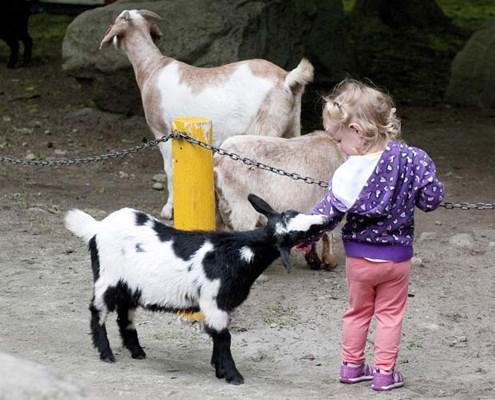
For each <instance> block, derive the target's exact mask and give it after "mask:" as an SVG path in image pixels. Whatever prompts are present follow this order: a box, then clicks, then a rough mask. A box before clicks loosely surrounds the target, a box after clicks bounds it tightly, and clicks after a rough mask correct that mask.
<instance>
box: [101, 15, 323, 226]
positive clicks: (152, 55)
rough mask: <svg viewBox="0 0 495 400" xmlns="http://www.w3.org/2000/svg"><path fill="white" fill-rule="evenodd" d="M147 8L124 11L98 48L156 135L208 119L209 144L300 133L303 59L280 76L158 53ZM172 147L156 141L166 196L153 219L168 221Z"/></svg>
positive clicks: (305, 74)
mask: <svg viewBox="0 0 495 400" xmlns="http://www.w3.org/2000/svg"><path fill="white" fill-rule="evenodd" d="M153 19H161V18H160V16H158V15H157V14H155V13H154V12H151V11H148V10H125V11H123V12H122V13H121V14H120V15H119V16H118V17H117V18H116V19H115V23H114V24H113V25H111V26H110V27H109V29H108V30H107V32H106V34H105V37H104V38H103V40H102V42H101V45H100V48H101V47H103V46H106V45H109V44H110V43H112V42H113V44H114V46H115V47H117V48H119V49H121V50H123V51H124V52H125V53H126V54H127V57H128V58H129V61H130V62H131V63H132V66H133V68H134V73H135V75H136V80H137V84H138V86H139V89H140V91H141V98H142V102H143V108H144V112H145V115H146V121H147V123H148V126H149V128H150V130H151V131H152V132H153V134H154V135H155V137H156V138H160V137H162V136H164V135H167V134H168V133H169V132H170V127H171V122H172V119H173V118H175V117H184V116H196V117H206V118H210V119H211V120H212V121H213V144H219V143H222V142H223V141H224V140H225V139H226V138H227V137H230V136H233V135H243V134H253V135H268V136H278V137H280V136H283V137H294V136H297V135H299V132H300V114H301V97H302V94H303V92H304V87H305V85H306V84H307V83H308V82H311V81H312V79H313V66H312V65H311V64H310V62H309V61H308V60H306V59H303V60H302V61H301V62H300V63H299V65H298V66H297V67H296V68H295V69H294V70H292V71H290V72H287V71H285V70H283V69H282V68H280V67H278V66H276V65H274V64H272V63H270V62H269V61H266V60H259V59H256V60H246V61H240V62H236V63H232V64H227V65H223V66H220V67H215V68H199V67H195V66H191V65H188V64H185V63H183V62H180V61H178V60H175V59H173V58H171V57H167V56H164V55H163V54H161V52H160V50H159V49H158V47H157V46H156V45H155V43H156V42H157V41H158V39H159V38H160V37H161V36H162V33H161V32H160V29H159V28H158V26H157V25H156V24H155V23H154V22H153ZM171 148H172V146H171V143H170V140H169V141H167V142H165V143H161V144H160V151H161V153H162V155H163V159H164V164H165V165H164V166H165V173H166V175H167V181H168V182H167V189H168V199H167V203H166V204H165V206H164V207H163V209H162V212H161V215H162V216H163V217H164V218H167V219H170V218H172V216H173V184H172V155H171V152H172V150H171Z"/></svg>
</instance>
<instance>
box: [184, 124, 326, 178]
mask: <svg viewBox="0 0 495 400" xmlns="http://www.w3.org/2000/svg"><path fill="white" fill-rule="evenodd" d="M175 133H176V136H174V137H177V136H178V137H181V138H182V139H185V140H186V141H188V142H190V143H193V144H195V145H198V146H200V147H203V148H205V149H207V150H211V151H212V152H214V153H217V154H220V155H221V156H228V157H230V158H231V159H232V160H234V161H241V162H243V163H244V164H246V165H252V166H254V167H256V168H259V169H263V170H265V171H270V172H273V173H275V174H277V175H282V176H287V177H289V178H292V179H294V180H296V181H298V180H302V181H304V182H305V183H309V184H310V185H318V186H321V187H324V188H327V187H328V182H325V181H318V180H316V179H313V178H311V177H309V176H302V175H299V174H298V173H296V172H287V171H285V170H283V169H281V168H276V167H272V166H270V165H267V164H264V163H262V162H259V161H256V160H253V159H251V158H247V157H241V156H240V155H239V154H236V153H230V152H228V151H226V150H224V149H222V148H220V147H216V146H213V145H211V144H209V143H205V142H202V141H201V140H199V139H196V138H193V137H191V136H189V135H187V134H184V133H183V132H175Z"/></svg>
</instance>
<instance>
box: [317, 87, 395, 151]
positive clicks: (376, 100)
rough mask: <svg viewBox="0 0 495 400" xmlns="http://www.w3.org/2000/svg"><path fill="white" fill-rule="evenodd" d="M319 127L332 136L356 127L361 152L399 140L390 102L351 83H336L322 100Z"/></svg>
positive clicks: (369, 90) (385, 96)
mask: <svg viewBox="0 0 495 400" xmlns="http://www.w3.org/2000/svg"><path fill="white" fill-rule="evenodd" d="M324 100H325V106H324V107H323V126H324V127H325V130H326V131H327V132H330V133H332V134H335V133H337V132H339V131H340V130H341V129H342V128H343V127H344V126H346V125H348V124H349V123H351V122H356V123H359V124H360V125H361V126H362V128H363V130H364V132H365V133H366V135H365V144H364V145H365V149H367V150H369V149H371V148H373V147H374V146H375V145H377V144H384V143H387V142H389V141H391V140H400V136H401V123H400V119H399V118H398V117H397V115H396V114H395V112H396V109H395V107H394V102H393V100H392V98H391V97H390V96H389V95H388V94H386V93H383V92H382V91H380V90H378V89H376V88H374V87H372V86H369V85H367V84H365V83H363V82H360V81H357V80H354V79H345V80H344V81H342V82H340V83H339V84H338V85H337V86H336V87H335V88H334V89H333V91H332V93H331V94H330V95H329V96H327V97H325V98H324Z"/></svg>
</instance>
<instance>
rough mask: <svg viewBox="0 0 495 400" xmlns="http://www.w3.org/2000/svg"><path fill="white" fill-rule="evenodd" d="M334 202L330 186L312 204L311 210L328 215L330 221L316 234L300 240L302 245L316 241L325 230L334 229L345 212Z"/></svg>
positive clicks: (314, 213)
mask: <svg viewBox="0 0 495 400" xmlns="http://www.w3.org/2000/svg"><path fill="white" fill-rule="evenodd" d="M335 203H336V201H335V198H334V196H333V194H332V188H331V187H330V190H329V191H328V192H327V193H326V194H325V197H323V199H322V200H321V201H320V202H319V203H318V204H317V205H316V206H314V207H313V210H312V211H311V214H312V215H325V216H327V217H329V219H330V221H329V222H328V225H327V226H325V228H323V229H322V230H320V231H319V232H318V233H317V234H316V235H314V236H311V237H310V238H308V239H306V240H304V241H303V242H302V244H303V245H311V244H314V243H316V242H317V241H318V240H320V239H321V237H322V236H323V235H324V233H325V232H328V231H331V230H334V229H335V228H336V227H337V225H338V224H339V223H340V221H342V219H343V218H344V215H345V212H343V211H340V210H339V209H338V208H337V207H336V205H335Z"/></svg>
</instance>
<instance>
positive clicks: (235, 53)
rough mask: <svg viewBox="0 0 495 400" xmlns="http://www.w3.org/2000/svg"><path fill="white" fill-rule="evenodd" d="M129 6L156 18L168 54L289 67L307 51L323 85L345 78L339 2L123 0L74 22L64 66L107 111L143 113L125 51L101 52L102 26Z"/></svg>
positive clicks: (201, 62) (209, 62)
mask: <svg viewBox="0 0 495 400" xmlns="http://www.w3.org/2000/svg"><path fill="white" fill-rule="evenodd" d="M125 9H148V10H152V11H154V12H156V13H157V14H159V15H160V16H162V18H163V20H162V21H158V26H159V27H160V29H161V31H162V33H163V38H162V39H161V41H160V43H159V47H160V50H161V51H162V53H164V54H166V55H168V56H170V57H174V58H176V59H179V60H181V61H184V62H186V63H189V64H192V65H196V66H201V67H210V66H217V65H222V64H226V63H230V62H235V61H239V60H244V59H250V58H265V59H267V60H270V61H272V62H274V63H276V64H278V65H280V66H281V67H283V68H285V69H292V68H294V67H295V66H296V65H297V64H298V63H299V61H300V59H301V58H302V57H303V56H304V57H308V58H309V59H310V61H311V62H312V63H313V64H314V65H315V67H316V71H315V76H316V79H317V83H320V84H328V85H329V84H330V83H333V82H335V81H337V80H339V79H340V78H341V77H342V76H343V71H344V69H345V64H346V54H345V46H344V43H345V41H344V37H343V30H342V29H341V28H342V21H343V10H342V3H341V0H258V1H249V0H248V1H246V0H217V1H203V0H188V1H181V0H159V1H137V0H134V1H132V0H120V1H118V2H116V3H114V4H111V5H109V6H106V7H101V8H96V9H93V10H90V11H87V12H85V13H83V14H81V15H79V16H78V17H77V18H76V19H75V20H74V21H73V22H72V23H71V24H70V25H69V27H68V29H67V33H66V36H65V39H64V42H63V46H62V53H63V60H64V61H63V65H62V68H63V69H64V70H65V71H66V72H67V73H69V74H70V75H72V76H74V77H76V78H78V79H79V80H80V81H81V82H86V83H88V84H89V85H88V86H87V89H89V90H93V98H94V101H95V102H96V104H97V105H98V106H99V107H100V108H102V109H104V110H107V111H112V112H119V113H126V114H132V113H141V112H142V107H141V101H140V95H139V91H138V87H137V84H136V82H135V77H134V73H133V70H132V67H131V65H130V63H129V61H128V60H127V57H126V56H125V54H124V53H122V52H120V51H118V50H116V49H114V48H113V47H112V48H107V49H104V50H102V51H99V44H100V41H101V39H102V38H103V35H104V32H105V30H106V29H107V27H108V25H109V24H110V23H113V21H114V20H115V17H116V16H117V15H118V14H120V12H121V11H122V10H125Z"/></svg>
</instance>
